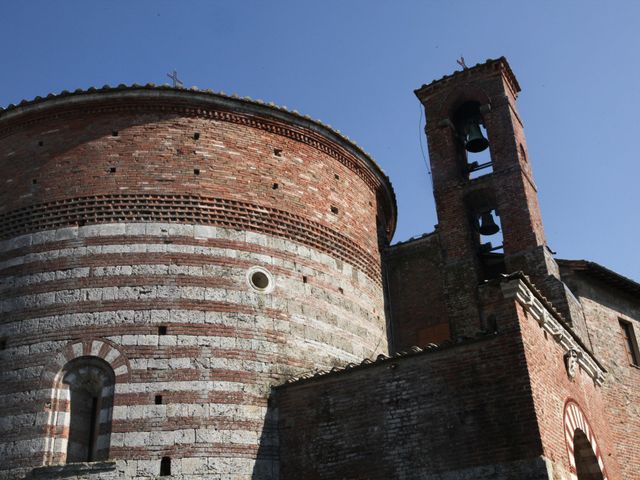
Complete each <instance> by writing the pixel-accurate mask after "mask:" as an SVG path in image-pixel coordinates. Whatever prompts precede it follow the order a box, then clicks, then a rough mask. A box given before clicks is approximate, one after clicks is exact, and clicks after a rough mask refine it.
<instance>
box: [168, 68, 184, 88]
mask: <svg viewBox="0 0 640 480" xmlns="http://www.w3.org/2000/svg"><path fill="white" fill-rule="evenodd" d="M167 77H169V78H170V79H171V80H172V81H173V86H174V87H183V86H184V84H183V83H182V82H181V81H180V80H178V72H176V71H175V70H174V71H173V72H172V73H167Z"/></svg>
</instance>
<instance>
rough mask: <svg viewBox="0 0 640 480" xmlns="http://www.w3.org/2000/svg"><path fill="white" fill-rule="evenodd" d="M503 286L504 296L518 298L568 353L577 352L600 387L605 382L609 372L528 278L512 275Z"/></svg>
mask: <svg viewBox="0 0 640 480" xmlns="http://www.w3.org/2000/svg"><path fill="white" fill-rule="evenodd" d="M501 288H502V293H503V295H504V297H505V298H514V299H515V300H516V301H517V302H518V303H519V304H520V305H521V306H522V307H523V308H524V309H525V311H527V312H528V313H529V315H531V317H533V318H534V320H536V322H538V324H539V325H540V326H541V327H542V328H543V329H544V330H545V331H546V332H548V333H549V334H550V335H551V337H552V338H553V339H554V340H555V341H556V343H557V344H558V345H560V346H561V347H562V349H563V353H564V354H566V353H567V352H569V351H572V350H573V351H575V352H577V362H578V365H580V367H581V369H582V370H583V371H584V372H585V373H586V374H587V375H589V376H590V377H591V378H592V379H593V381H594V383H595V384H596V385H598V386H600V385H602V384H603V383H604V380H605V373H606V370H605V369H604V367H603V366H602V365H600V363H599V362H598V361H597V360H596V358H595V357H594V355H593V353H591V352H590V351H589V349H588V348H587V347H586V346H585V345H584V344H583V343H582V342H581V341H580V340H579V339H578V338H577V337H576V335H575V334H574V333H573V332H572V331H571V329H570V328H569V327H568V326H566V325H565V323H564V322H563V321H562V319H561V318H559V314H558V313H557V312H555V311H554V310H553V309H552V308H549V306H547V305H545V303H543V301H542V300H541V299H540V298H539V294H538V293H537V292H536V291H535V289H534V288H532V286H530V285H529V284H528V282H527V281H526V280H525V279H523V278H518V277H517V276H516V277H514V278H508V279H507V280H506V281H504V282H503V283H502V284H501Z"/></svg>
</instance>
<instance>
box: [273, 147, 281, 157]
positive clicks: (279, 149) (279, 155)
mask: <svg viewBox="0 0 640 480" xmlns="http://www.w3.org/2000/svg"><path fill="white" fill-rule="evenodd" d="M273 154H274V155H275V156H276V157H281V156H282V149H281V148H274V149H273Z"/></svg>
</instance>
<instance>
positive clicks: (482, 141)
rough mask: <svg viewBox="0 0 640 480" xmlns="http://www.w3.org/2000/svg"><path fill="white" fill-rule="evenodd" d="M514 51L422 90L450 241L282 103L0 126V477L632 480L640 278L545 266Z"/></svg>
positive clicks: (146, 95)
mask: <svg viewBox="0 0 640 480" xmlns="http://www.w3.org/2000/svg"><path fill="white" fill-rule="evenodd" d="M519 91H520V87H519V85H518V82H517V80H516V78H515V76H514V74H513V72H512V71H511V69H510V67H509V65H508V63H507V61H506V60H505V59H504V58H499V59H497V60H488V61H487V62H486V63H484V64H480V65H476V66H475V67H472V68H468V69H467V68H465V69H464V70H462V71H459V72H455V73H454V74H452V75H449V76H445V77H443V78H441V79H440V80H437V81H434V82H432V83H430V84H428V85H424V86H422V87H421V88H419V89H418V90H416V95H417V97H418V98H419V100H420V101H421V103H422V104H423V105H424V108H425V112H426V118H427V124H426V128H425V133H426V136H427V140H428V144H429V157H430V162H431V170H432V176H433V185H434V195H435V199H436V208H437V213H438V225H437V226H436V228H435V230H434V231H433V232H431V233H427V234H425V235H423V236H422V237H420V238H417V239H412V240H410V241H407V242H403V243H399V244H395V245H390V244H389V242H390V240H391V238H392V236H393V231H394V228H395V219H396V204H395V197H394V193H393V189H392V187H391V183H390V181H389V179H388V178H387V177H386V176H385V175H384V173H383V172H382V170H381V169H380V168H379V167H378V166H377V164H376V163H375V162H374V161H373V160H372V159H371V158H370V157H369V156H368V155H367V154H366V153H365V152H364V151H363V150H362V149H361V148H360V147H358V146H357V145H355V144H354V143H353V142H352V141H351V140H349V139H347V138H346V137H344V136H342V135H341V134H340V133H338V132H336V131H334V130H332V129H331V128H329V127H327V126H325V125H323V124H321V123H319V122H316V121H313V120H311V119H310V118H308V117H305V116H301V115H299V114H297V113H296V112H289V111H287V110H285V109H281V108H279V107H276V106H274V105H270V104H264V103H262V102H259V101H253V100H251V99H246V98H237V97H228V96H225V95H222V94H217V93H213V92H209V91H198V90H193V89H192V90H187V89H183V88H171V87H157V86H154V85H146V86H139V85H132V86H120V87H115V88H109V87H104V88H101V89H89V90H86V91H76V92H63V93H62V94H60V95H56V96H49V97H47V98H36V99H35V100H33V101H29V102H23V103H21V104H19V105H17V106H13V105H12V106H9V107H8V108H6V109H5V110H3V111H0V155H1V160H0V171H1V172H2V177H3V179H4V181H5V188H4V189H3V190H2V191H1V192H0V200H1V201H0V291H1V292H2V295H1V297H0V345H1V350H0V360H1V364H0V371H1V372H2V379H3V385H4V386H5V387H4V388H3V392H0V404H1V405H2V412H1V413H0V421H1V423H0V425H2V427H1V431H2V435H1V437H0V452H2V453H1V456H2V458H3V460H4V461H3V462H2V464H0V478H78V479H79V478H96V479H98V478H104V479H106V478H131V479H134V478H135V479H147V478H156V477H162V476H164V477H168V478H181V479H190V480H196V479H204V478H207V479H210V478H219V479H237V480H240V479H283V480H288V479H300V478H304V479H362V480H364V479H383V478H384V479H388V478H395V479H433V480H435V479H438V480H449V479H452V480H453V479H467V478H469V479H471V478H473V479H511V478H530V479H567V480H569V479H579V480H596V479H635V478H640V476H639V474H638V472H640V446H639V444H638V442H637V441H636V440H637V438H639V437H640V353H639V352H638V331H639V329H640V324H639V322H640V285H639V284H637V283H636V282H634V281H632V280H630V279H627V278H625V277H623V276H621V275H618V274H617V273H615V272H612V271H610V270H608V269H606V268H605V267H603V266H600V265H598V264H595V263H593V262H588V261H583V260H559V259H556V258H554V256H553V254H552V252H551V251H550V249H549V248H548V246H547V244H546V240H545V236H544V229H543V225H542V219H541V216H540V211H539V207H538V200H537V186H536V184H535V181H534V179H533V174H532V165H531V160H530V159H529V156H528V151H527V145H526V141H525V137H524V131H523V125H522V120H521V118H520V116H519V114H518V111H517V106H516V99H517V96H518V93H519Z"/></svg>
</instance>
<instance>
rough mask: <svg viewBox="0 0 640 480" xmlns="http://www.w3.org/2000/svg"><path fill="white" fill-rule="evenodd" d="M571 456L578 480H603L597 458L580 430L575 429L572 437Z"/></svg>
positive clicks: (587, 439)
mask: <svg viewBox="0 0 640 480" xmlns="http://www.w3.org/2000/svg"><path fill="white" fill-rule="evenodd" d="M573 455H574V457H575V459H576V475H577V476H578V480H603V479H604V477H603V476H602V472H601V471H600V466H599V465H598V458H597V457H596V454H595V452H594V451H593V448H591V443H589V438H588V437H587V435H586V434H585V433H584V432H583V431H582V430H580V429H579V428H578V429H576V432H575V435H574V436H573Z"/></svg>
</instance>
